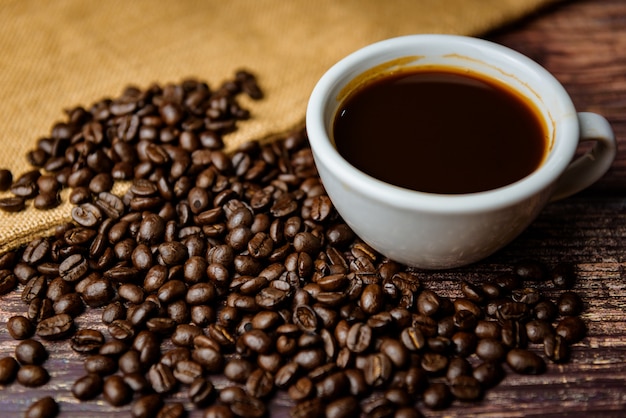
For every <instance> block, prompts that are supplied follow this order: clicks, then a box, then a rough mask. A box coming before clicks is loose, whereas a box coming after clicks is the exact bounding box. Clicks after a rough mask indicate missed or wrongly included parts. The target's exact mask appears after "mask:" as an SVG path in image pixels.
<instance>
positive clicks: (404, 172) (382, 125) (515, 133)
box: [333, 67, 548, 194]
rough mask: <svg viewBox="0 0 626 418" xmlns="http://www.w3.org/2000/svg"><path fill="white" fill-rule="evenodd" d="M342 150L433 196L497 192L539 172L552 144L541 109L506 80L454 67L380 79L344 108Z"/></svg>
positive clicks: (338, 135) (376, 172) (337, 133)
mask: <svg viewBox="0 0 626 418" xmlns="http://www.w3.org/2000/svg"><path fill="white" fill-rule="evenodd" d="M333 134H334V141H335V146H336V147H337V150H338V151H339V153H340V154H341V155H342V156H343V157H344V158H345V159H346V160H348V161H349V162H350V163H351V164H352V165H354V166H355V167H356V168H358V169H359V170H361V171H363V172H365V173H367V174H369V175H371V176H373V177H375V178H378V179H380V180H382V181H384V182H387V183H391V184H394V185H396V186H400V187H404V188H408V189H413V190H417V191H422V192H428V193H440V194H462V193H474V192H481V191H486V190H491V189H495V188H498V187H502V186H505V185H507V184H510V183H513V182H515V181H517V180H520V179H522V178H523V177H525V176H527V175H529V174H530V173H532V172H533V171H534V170H535V169H537V168H538V167H539V165H540V164H541V162H542V161H543V158H544V155H545V154H546V150H547V148H548V145H547V144H548V141H547V132H546V128H545V126H544V123H543V121H542V119H541V117H540V115H539V113H538V110H536V109H535V108H534V106H533V105H532V104H530V103H529V101H528V100H527V99H525V98H524V97H522V96H521V95H520V94H519V93H517V92H515V91H514V90H512V89H510V88H508V87H506V86H504V85H501V84H500V83H499V82H496V81H493V80H489V79H486V78H483V77H481V76H478V75H472V74H466V73H460V72H457V71H455V70H454V69H448V68H443V67H442V68H441V69H440V68H437V69H434V70H419V71H418V70H416V71H412V72H411V71H405V72H400V73H397V74H390V75H388V76H385V77H382V78H379V79H376V80H374V81H372V82H369V83H367V84H366V85H364V86H363V87H361V88H360V89H358V90H357V91H355V92H354V93H352V94H351V95H350V96H349V97H348V98H347V99H346V100H345V101H344V103H343V104H342V105H341V107H340V109H339V111H338V112H337V116H336V119H335V121H334V126H333Z"/></svg>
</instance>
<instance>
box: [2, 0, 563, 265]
mask: <svg viewBox="0 0 626 418" xmlns="http://www.w3.org/2000/svg"><path fill="white" fill-rule="evenodd" d="M554 1H555V0H480V1H473V0H336V1H335V0H226V1H224V0H177V1H169V0H168V1H158V0H132V1H127V0H97V1H93V0H53V1H39V0H2V2H0V126H1V129H0V145H1V146H0V168H9V169H10V170H12V172H13V174H14V176H16V177H17V176H18V175H20V174H21V173H23V172H25V171H27V170H29V169H30V166H29V164H28V163H27V160H26V158H25V155H26V152H27V151H29V150H31V149H34V148H35V147H36V142H37V140H38V139H39V138H42V137H45V136H48V135H49V134H50V130H51V127H52V125H53V124H54V123H55V122H57V121H59V120H64V114H63V110H64V109H67V108H71V107H74V106H77V105H81V106H89V105H91V104H93V103H94V102H95V101H97V100H100V99H102V98H105V97H117V96H118V95H119V94H120V93H121V92H122V90H123V88H124V87H126V86H128V85H135V86H139V87H147V86H149V85H150V84H153V83H159V84H165V83H169V82H180V81H182V80H183V79H185V78H189V77H193V78H197V79H200V80H203V81H207V82H208V83H209V85H212V84H219V83H221V82H222V81H223V80H225V79H230V78H232V76H233V74H234V72H235V71H236V70H238V69H248V70H250V71H251V72H253V73H254V74H255V75H256V76H257V77H258V80H259V84H260V86H261V88H262V89H263V91H264V93H265V98H264V99H263V100H261V101H258V102H252V101H246V100H243V99H242V105H243V106H244V107H246V108H247V109H249V110H250V111H251V113H252V119H251V120H248V121H245V122H243V123H240V124H239V128H238V130H237V131H236V132H235V133H233V134H231V135H230V136H227V137H226V146H227V148H228V149H233V148H234V147H235V146H236V145H237V144H239V143H241V142H243V141H247V140H252V139H264V138H268V137H271V136H273V135H277V134H280V133H283V132H285V131H287V130H289V129H292V128H294V127H296V126H298V125H299V124H303V121H304V114H305V110H306V103H307V100H308V96H309V94H310V92H311V90H312V88H313V86H314V85H315V83H316V81H317V80H318V79H319V78H320V76H321V75H322V74H323V73H324V72H325V71H326V70H327V69H328V68H329V67H330V66H331V65H332V64H334V63H335V62H336V61H338V60H339V59H341V58H342V57H343V56H345V55H347V54H349V53H350V52H353V51H354V50H356V49H358V48H360V47H363V46H365V45H367V44H369V43H372V42H375V41H378V40H382V39H385V38H390V37H394V36H399V35H406V34H413V33H452V34H464V35H479V34H481V33H484V32H485V31H487V30H490V29H493V28H495V27H498V26H500V25H503V24H507V23H509V22H512V21H514V20H516V19H519V18H520V17H522V16H526V15H528V14H530V13H532V12H534V11H536V10H538V9H539V8H540V7H542V6H545V5H546V4H548V3H552V2H554ZM6 195H7V194H6V193H5V194H2V193H0V197H3V196H6ZM67 195H68V191H67V190H66V191H65V192H64V194H63V201H64V202H65V203H63V204H62V205H61V206H60V207H58V208H56V209H53V210H49V211H41V210H37V209H34V208H32V207H29V208H28V209H27V210H25V211H24V212H20V213H15V214H11V213H0V254H1V253H3V252H5V251H7V250H10V249H13V248H16V247H17V246H20V245H23V244H25V243H27V242H29V241H31V240H32V239H33V238H34V237H36V236H41V235H46V234H50V233H51V231H52V230H53V228H54V227H55V226H56V225H58V224H60V223H62V222H66V221H69V220H70V219H71V217H70V209H71V205H70V204H69V203H67Z"/></svg>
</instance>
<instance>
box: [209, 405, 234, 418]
mask: <svg viewBox="0 0 626 418" xmlns="http://www.w3.org/2000/svg"><path fill="white" fill-rule="evenodd" d="M203 418H234V415H233V413H232V411H231V410H230V408H228V407H227V406H225V405H211V406H209V407H208V408H206V409H205V410H204V415H203Z"/></svg>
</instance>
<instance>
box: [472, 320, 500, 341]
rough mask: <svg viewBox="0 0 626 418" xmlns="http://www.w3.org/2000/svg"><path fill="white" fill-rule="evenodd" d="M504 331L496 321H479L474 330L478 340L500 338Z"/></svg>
mask: <svg viewBox="0 0 626 418" xmlns="http://www.w3.org/2000/svg"><path fill="white" fill-rule="evenodd" d="M501 332H502V329H501V327H500V324H498V323H497V322H496V321H486V320H482V319H481V320H479V321H478V322H477V323H476V328H474V333H475V334H476V337H478V338H499V337H500V335H501Z"/></svg>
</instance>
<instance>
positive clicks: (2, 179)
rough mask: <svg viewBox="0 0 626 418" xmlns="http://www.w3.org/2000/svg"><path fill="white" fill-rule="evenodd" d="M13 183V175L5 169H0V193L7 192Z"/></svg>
mask: <svg viewBox="0 0 626 418" xmlns="http://www.w3.org/2000/svg"><path fill="white" fill-rule="evenodd" d="M11 183H13V173H12V172H11V170H9V169H7V168H2V169H0V191H2V192H5V191H7V190H9V187H11Z"/></svg>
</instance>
